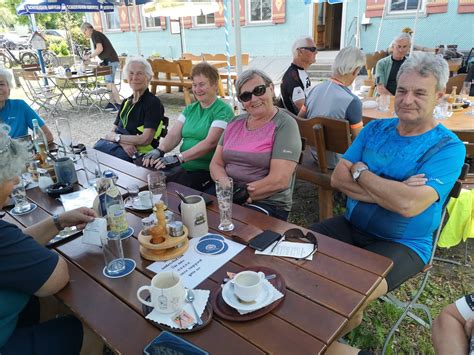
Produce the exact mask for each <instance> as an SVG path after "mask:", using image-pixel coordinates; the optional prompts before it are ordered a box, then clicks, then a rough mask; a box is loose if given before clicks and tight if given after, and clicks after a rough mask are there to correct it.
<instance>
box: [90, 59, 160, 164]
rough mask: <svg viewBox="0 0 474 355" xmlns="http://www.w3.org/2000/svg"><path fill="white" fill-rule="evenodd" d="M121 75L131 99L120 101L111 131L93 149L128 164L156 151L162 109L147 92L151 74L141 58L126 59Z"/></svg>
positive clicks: (156, 99) (150, 70)
mask: <svg viewBox="0 0 474 355" xmlns="http://www.w3.org/2000/svg"><path fill="white" fill-rule="evenodd" d="M124 73H125V76H126V77H127V79H128V83H129V85H130V88H131V89H132V90H133V95H132V96H130V97H129V98H127V99H125V100H124V101H123V103H122V106H121V107H120V111H119V113H118V114H117V117H116V118H115V122H114V125H113V127H112V131H111V132H109V133H107V135H106V136H105V137H104V139H102V140H99V141H98V142H97V143H96V146H94V148H95V149H98V150H100V151H103V152H104V153H108V154H112V155H114V156H116V157H118V158H120V159H123V160H127V161H130V162H131V161H133V159H132V158H133V157H134V156H135V157H136V156H137V154H139V153H142V154H143V153H148V152H150V151H151V150H153V148H156V147H158V144H159V140H160V136H161V132H162V129H163V127H164V121H165V109H164V107H163V105H162V104H161V101H160V99H159V98H157V97H156V96H155V95H153V94H152V93H151V92H150V91H149V90H148V86H149V84H150V80H151V78H152V77H153V71H152V69H151V65H150V63H148V61H147V60H146V59H145V58H143V57H129V58H127V62H126V63H125V67H124ZM104 140H105V141H108V142H104Z"/></svg>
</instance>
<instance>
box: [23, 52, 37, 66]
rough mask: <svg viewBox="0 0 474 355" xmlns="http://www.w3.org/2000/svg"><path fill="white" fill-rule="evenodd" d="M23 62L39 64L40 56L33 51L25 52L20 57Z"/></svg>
mask: <svg viewBox="0 0 474 355" xmlns="http://www.w3.org/2000/svg"><path fill="white" fill-rule="evenodd" d="M20 62H21V64H38V56H37V55H36V54H34V53H33V52H24V53H23V54H22V55H21V57H20Z"/></svg>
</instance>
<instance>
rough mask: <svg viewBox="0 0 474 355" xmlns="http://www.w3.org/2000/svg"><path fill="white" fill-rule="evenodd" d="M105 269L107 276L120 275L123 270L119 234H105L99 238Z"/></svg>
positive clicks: (123, 263) (123, 262)
mask: <svg viewBox="0 0 474 355" xmlns="http://www.w3.org/2000/svg"><path fill="white" fill-rule="evenodd" d="M100 241H101V244H102V252H103V254H104V260H105V267H106V271H107V273H108V274H109V275H117V274H120V273H121V272H122V271H123V270H124V269H125V260H124V257H123V248H122V239H121V238H120V234H119V233H107V235H104V236H102V237H101V238H100Z"/></svg>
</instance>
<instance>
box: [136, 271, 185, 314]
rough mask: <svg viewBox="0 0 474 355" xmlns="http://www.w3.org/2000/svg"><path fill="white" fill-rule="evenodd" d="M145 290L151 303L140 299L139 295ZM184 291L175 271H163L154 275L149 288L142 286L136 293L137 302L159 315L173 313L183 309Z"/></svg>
mask: <svg viewBox="0 0 474 355" xmlns="http://www.w3.org/2000/svg"><path fill="white" fill-rule="evenodd" d="M145 290H147V291H148V292H149V293H150V297H151V301H146V300H144V299H143V298H142V297H141V293H142V292H143V291H145ZM184 296H185V289H184V286H183V284H182V282H181V278H180V276H179V274H178V273H177V272H175V271H164V272H160V273H159V274H156V275H155V276H154V277H153V279H152V280H151V285H150V286H142V287H140V288H139V289H138V291H137V297H138V300H139V301H140V302H141V303H143V304H145V305H147V306H150V307H153V308H154V309H155V310H157V311H158V312H160V313H173V312H177V311H180V310H181V309H183V305H184V301H185V300H184Z"/></svg>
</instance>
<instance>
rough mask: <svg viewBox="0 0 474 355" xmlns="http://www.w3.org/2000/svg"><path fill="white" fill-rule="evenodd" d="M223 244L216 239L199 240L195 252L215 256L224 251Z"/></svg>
mask: <svg viewBox="0 0 474 355" xmlns="http://www.w3.org/2000/svg"><path fill="white" fill-rule="evenodd" d="M224 247H225V243H224V242H223V241H221V240H218V239H205V240H200V241H199V242H198V243H197V244H196V247H195V248H196V251H197V252H198V253H199V254H211V255H212V254H217V253H219V252H220V251H221V250H222V249H224Z"/></svg>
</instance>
